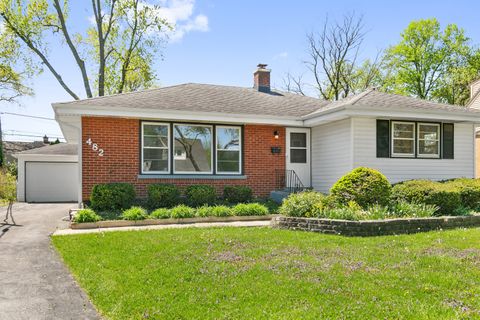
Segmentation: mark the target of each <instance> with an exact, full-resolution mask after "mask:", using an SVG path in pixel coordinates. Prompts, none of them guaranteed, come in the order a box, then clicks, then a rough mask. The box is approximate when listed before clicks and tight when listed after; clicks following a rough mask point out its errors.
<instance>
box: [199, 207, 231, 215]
mask: <svg viewBox="0 0 480 320" xmlns="http://www.w3.org/2000/svg"><path fill="white" fill-rule="evenodd" d="M231 215H233V213H232V209H231V208H229V207H227V206H213V207H210V206H203V207H200V208H198V209H197V216H198V217H228V216H231Z"/></svg>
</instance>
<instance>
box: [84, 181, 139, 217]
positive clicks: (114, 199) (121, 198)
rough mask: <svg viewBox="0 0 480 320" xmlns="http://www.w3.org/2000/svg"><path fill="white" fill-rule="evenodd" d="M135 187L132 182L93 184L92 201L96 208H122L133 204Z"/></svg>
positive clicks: (93, 206)
mask: <svg viewBox="0 0 480 320" xmlns="http://www.w3.org/2000/svg"><path fill="white" fill-rule="evenodd" d="M134 200H135V189H134V188H133V185H131V184H130V183H107V184H97V185H95V186H93V189H92V195H91V196H90V203H91V206H92V208H94V209H96V210H121V209H126V208H129V207H131V206H132V204H133V201H134Z"/></svg>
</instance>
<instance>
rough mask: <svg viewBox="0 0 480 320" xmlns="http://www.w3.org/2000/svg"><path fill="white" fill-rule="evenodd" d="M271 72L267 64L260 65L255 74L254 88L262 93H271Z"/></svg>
mask: <svg viewBox="0 0 480 320" xmlns="http://www.w3.org/2000/svg"><path fill="white" fill-rule="evenodd" d="M270 71H271V70H270V69H267V65H266V64H262V63H259V64H258V65H257V70H255V72H254V73H253V88H255V89H257V90H258V91H260V92H270Z"/></svg>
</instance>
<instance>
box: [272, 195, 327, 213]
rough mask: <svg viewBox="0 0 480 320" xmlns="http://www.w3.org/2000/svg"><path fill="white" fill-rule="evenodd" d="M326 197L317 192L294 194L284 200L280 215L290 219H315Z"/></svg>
mask: <svg viewBox="0 0 480 320" xmlns="http://www.w3.org/2000/svg"><path fill="white" fill-rule="evenodd" d="M324 198H325V196H324V195H323V194H321V193H319V192H316V191H303V192H299V193H292V194H290V195H289V196H288V197H287V198H286V199H284V200H283V202H282V205H281V207H280V209H279V210H278V211H279V213H280V214H283V215H285V216H290V217H314V216H316V211H317V210H318V209H319V208H318V206H319V204H320V203H321V201H322V200H323V199H324Z"/></svg>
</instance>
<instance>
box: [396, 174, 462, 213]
mask: <svg viewBox="0 0 480 320" xmlns="http://www.w3.org/2000/svg"><path fill="white" fill-rule="evenodd" d="M392 199H393V200H394V201H397V202H400V201H406V202H410V203H423V204H430V205H434V206H437V207H438V211H437V214H438V215H452V214H454V212H455V210H457V209H458V208H460V207H461V206H462V199H461V196H460V191H459V189H458V188H456V187H454V186H453V185H451V184H448V183H440V182H435V181H429V180H410V181H405V182H402V183H399V184H397V185H395V186H394V187H393V189H392Z"/></svg>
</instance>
